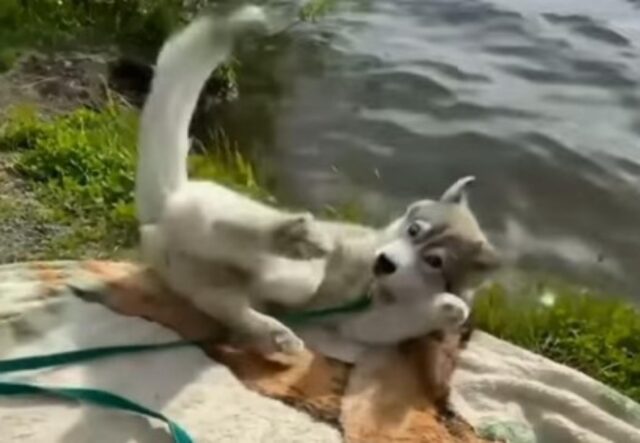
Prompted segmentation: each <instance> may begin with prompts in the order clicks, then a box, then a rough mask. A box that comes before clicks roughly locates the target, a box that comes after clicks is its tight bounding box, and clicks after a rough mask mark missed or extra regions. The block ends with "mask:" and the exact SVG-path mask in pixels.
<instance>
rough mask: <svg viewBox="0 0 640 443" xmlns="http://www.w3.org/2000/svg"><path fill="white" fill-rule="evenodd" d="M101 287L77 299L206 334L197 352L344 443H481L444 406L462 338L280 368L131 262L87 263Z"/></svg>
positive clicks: (317, 357) (302, 360)
mask: <svg viewBox="0 0 640 443" xmlns="http://www.w3.org/2000/svg"><path fill="white" fill-rule="evenodd" d="M84 268H85V270H86V271H88V272H89V273H90V274H92V275H93V276H95V277H97V278H98V279H99V280H100V281H101V282H104V283H105V288H106V290H104V291H100V292H99V293H93V292H91V293H86V294H81V296H82V297H83V298H85V300H87V301H91V302H98V303H101V304H103V305H105V306H107V307H109V308H110V309H112V310H113V311H115V312H118V313H120V314H123V315H126V316H137V317H143V318H145V319H148V320H150V321H153V322H156V323H159V324H162V325H164V326H166V327H168V328H170V329H172V330H174V331H175V332H177V333H178V334H179V335H181V336H182V337H184V338H185V339H189V340H196V339H201V338H202V337H212V338H211V340H210V341H207V344H205V345H203V350H204V351H205V352H206V354H207V355H209V356H210V357H211V358H213V359H215V360H216V361H218V362H221V363H222V364H224V365H226V366H227V367H229V368H230V369H231V370H232V371H233V373H234V374H235V375H236V376H237V377H238V378H239V379H240V380H241V381H242V382H243V383H244V384H245V385H246V386H247V387H249V388H250V389H253V390H255V391H257V392H259V393H261V394H262V395H265V396H268V397H271V398H275V399H278V400H281V401H283V402H284V403H286V404H288V405H290V406H292V407H295V408H297V409H299V410H302V411H305V412H306V413H308V414H310V415H311V416H312V417H314V418H315V419H317V420H321V421H323V422H326V423H329V424H331V425H332V426H335V427H337V428H338V429H340V430H341V432H342V433H343V435H344V438H345V441H346V442H349V443H378V442H380V443H382V442H385V443H398V442H416V443H419V442H424V443H440V442H442V443H444V442H480V441H483V440H481V439H479V438H478V437H476V436H475V434H474V432H473V431H472V429H471V427H470V426H469V425H467V424H466V423H464V422H463V421H462V420H461V419H460V418H459V417H457V416H456V415H455V414H453V413H451V412H450V411H448V410H447V408H446V399H447V396H448V394H449V392H448V384H449V380H450V377H451V374H452V372H453V370H454V368H455V364H456V360H457V356H458V353H459V350H460V348H461V338H460V336H446V337H443V336H437V335H432V336H429V337H425V338H422V339H419V340H414V341H411V342H407V343H405V344H403V345H402V346H399V347H398V348H397V349H387V350H375V351H373V350H372V351H370V352H368V353H367V354H365V355H364V356H363V357H361V358H360V359H359V360H358V361H357V362H356V363H355V364H353V365H351V364H346V363H342V362H339V361H336V360H333V359H330V358H327V357H324V356H323V355H321V354H319V353H315V352H313V351H309V352H306V353H305V354H304V355H302V356H300V357H299V358H297V359H296V360H295V361H293V362H291V364H288V365H283V364H282V363H279V362H277V361H270V360H267V359H265V358H262V357H260V356H259V355H257V354H256V353H254V352H252V351H251V350H249V349H235V348H232V347H229V346H226V345H223V344H221V343H222V342H223V341H224V340H223V339H224V337H225V334H224V331H223V329H222V328H221V327H220V326H219V325H217V324H215V323H214V322H213V321H212V320H211V319H210V318H209V317H207V316H205V315H204V314H202V313H201V312H199V311H197V310H196V309H194V308H193V307H192V306H190V305H189V304H188V303H187V302H186V301H185V300H183V299H181V298H179V297H176V296H174V295H172V294H171V293H170V291H168V290H167V289H166V288H164V287H163V286H162V285H161V284H160V283H159V282H158V281H157V279H155V278H154V277H153V275H152V274H151V273H150V272H148V271H146V270H144V269H141V268H139V267H137V266H135V265H132V264H126V263H112V262H86V263H85V264H84Z"/></svg>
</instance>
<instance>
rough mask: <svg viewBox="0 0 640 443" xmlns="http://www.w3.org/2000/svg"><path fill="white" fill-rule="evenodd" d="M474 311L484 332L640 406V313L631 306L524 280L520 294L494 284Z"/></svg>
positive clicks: (557, 285)
mask: <svg viewBox="0 0 640 443" xmlns="http://www.w3.org/2000/svg"><path fill="white" fill-rule="evenodd" d="M475 309H476V315H477V320H478V327H479V328H480V329H482V330H484V331H487V332H488V333H490V334H493V335H495V336H497V337H500V338H503V339H505V340H507V341H510V342H512V343H514V344H516V345H519V346H522V347H523V348H526V349H530V350H532V351H534V352H537V353H539V354H541V355H544V356H546V357H548V358H550V359H552V360H554V361H557V362H559V363H563V364H566V365H567V366H571V367H573V368H576V369H578V370H580V371H582V372H584V373H585V374H587V375H590V376H591V377H593V378H595V379H597V380H600V381H601V382H603V383H605V384H607V385H609V386H612V387H614V388H615V389H617V390H619V391H620V392H622V393H624V394H626V395H628V396H629V397H630V398H632V399H634V400H636V401H637V402H640V359H638V356H639V355H640V313H639V312H638V310H637V308H636V307H635V306H632V305H631V304H629V303H628V302H626V301H624V300H622V299H620V298H618V297H615V296H612V295H611V294H604V293H599V292H597V291H595V290H593V289H589V288H584V287H581V286H579V285H575V284H569V283H565V282H561V281H558V280H556V279H549V278H548V277H544V278H541V279H538V278H529V279H526V280H525V281H523V282H522V284H521V287H520V288H519V289H517V290H514V289H511V290H507V289H506V288H505V287H504V286H502V285H500V284H497V283H494V284H492V285H490V286H489V287H487V288H486V289H484V290H483V291H482V292H481V293H480V294H479V297H478V299H477V303H476V306H475Z"/></svg>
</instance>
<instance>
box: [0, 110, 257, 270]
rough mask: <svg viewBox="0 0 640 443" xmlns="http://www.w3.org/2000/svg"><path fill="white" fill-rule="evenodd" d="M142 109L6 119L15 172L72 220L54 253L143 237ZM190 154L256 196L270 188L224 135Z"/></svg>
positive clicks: (107, 247)
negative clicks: (138, 184) (136, 199)
mask: <svg viewBox="0 0 640 443" xmlns="http://www.w3.org/2000/svg"><path fill="white" fill-rule="evenodd" d="M137 127H138V113H137V112H136V111H135V110H133V109H130V108H127V107H123V106H121V105H109V106H107V107H105V108H104V109H102V110H100V111H94V110H89V109H78V110H76V111H74V112H72V113H70V114H67V115H61V116H56V117H52V118H50V119H46V118H43V117H41V116H40V115H38V114H37V113H36V112H35V111H34V110H32V109H29V108H15V109H13V110H12V111H11V112H10V113H9V116H8V119H7V121H6V122H5V123H4V125H2V127H0V150H3V151H11V152H18V153H19V155H18V158H17V160H16V162H15V163H14V165H13V171H14V173H15V174H19V175H20V176H21V177H22V178H23V179H25V180H26V182H27V184H28V185H29V186H30V187H31V188H32V190H33V191H34V192H35V194H36V195H37V197H38V200H39V201H40V202H42V204H43V205H45V207H46V208H48V209H50V211H51V214H52V215H51V219H52V220H53V221H56V222H58V223H60V224H63V225H65V226H68V227H71V228H72V229H71V230H70V231H69V234H67V235H65V236H62V237H57V238H53V239H51V244H50V251H51V252H50V255H51V256H52V257H55V258H63V257H64V258H81V257H84V256H86V255H88V254H95V251H102V254H101V255H103V256H104V255H107V256H109V255H112V254H113V253H114V252H115V251H118V250H121V249H123V248H125V249H126V248H128V247H131V246H133V245H134V244H135V240H136V237H137V230H136V219H135V211H134V206H133V187H134V177H135V166H136V150H137ZM217 143H218V144H217V145H216V146H215V147H214V148H213V149H209V150H207V152H208V153H207V154H200V155H194V156H192V157H191V158H190V166H191V168H190V169H191V170H192V175H194V176H196V177H202V178H210V179H215V180H217V181H219V182H221V183H223V184H227V185H229V186H231V187H233V188H235V189H238V190H239V191H242V192H245V193H248V194H250V195H252V196H254V197H256V198H267V197H268V194H267V193H266V192H265V191H263V190H262V188H261V187H260V186H259V185H258V183H257V181H256V177H255V173H254V170H253V168H252V166H251V164H250V163H249V162H248V161H246V160H245V159H244V158H243V157H242V156H241V155H239V153H238V151H237V150H236V148H235V146H234V145H233V144H231V143H230V142H228V141H227V140H226V139H224V138H223V137H219V138H218V139H217Z"/></svg>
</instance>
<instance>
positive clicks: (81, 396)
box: [0, 295, 371, 443]
mask: <svg viewBox="0 0 640 443" xmlns="http://www.w3.org/2000/svg"><path fill="white" fill-rule="evenodd" d="M370 305H371V298H370V297H369V296H368V295H365V296H363V297H360V298H358V299H356V300H353V301H350V302H347V303H345V304H344V305H341V306H335V307H330V308H321V309H310V310H307V311H301V312H292V313H287V314H284V315H280V316H278V319H279V320H281V321H282V322H283V323H286V324H289V325H296V324H304V323H308V322H310V321H314V320H318V319H322V318H326V317H330V316H334V315H339V314H352V313H356V312H360V311H363V310H366V309H367V308H369V306H370ZM196 344H197V342H193V341H185V340H179V341H174V342H168V343H160V344H152V345H128V346H105V347H99V348H90V349H83V350H80V351H68V352H59V353H54V354H45V355H37V356H33V357H23V358H15V359H9V360H0V374H3V373H10V372H17V371H28V370H35V369H43V368H51V367H55V366H63V365H69V364H73V363H80V362H83V361H89V360H96V359H99V358H106V357H111V356H115V355H126V354H138V353H141V352H150V351H161V350H166V349H172V348H181V347H186V346H193V345H196ZM1 395H4V396H18V395H46V396H52V397H58V398H61V399H66V400H75V401H78V402H80V403H87V404H91V405H96V406H102V407H104V408H109V409H118V410H121V411H127V412H133V413H136V414H140V415H145V416H147V417H151V418H155V419H158V420H161V421H163V422H165V423H166V424H167V426H168V427H169V431H170V432H171V436H172V438H173V442H174V443H193V442H194V440H193V438H191V436H190V435H189V433H188V432H187V431H186V430H185V429H184V428H182V427H181V426H180V425H179V424H177V423H176V422H174V421H172V420H171V419H169V418H168V417H166V416H164V415H163V414H161V413H159V412H156V411H153V410H151V409H149V408H146V407H144V406H142V405H140V404H138V403H135V402H133V401H131V400H129V399H127V398H124V397H121V396H119V395H116V394H113V393H111V392H108V391H103V390H100V389H90V388H73V387H60V386H55V387H54V386H40V385H34V384H29V383H10V382H0V396H1Z"/></svg>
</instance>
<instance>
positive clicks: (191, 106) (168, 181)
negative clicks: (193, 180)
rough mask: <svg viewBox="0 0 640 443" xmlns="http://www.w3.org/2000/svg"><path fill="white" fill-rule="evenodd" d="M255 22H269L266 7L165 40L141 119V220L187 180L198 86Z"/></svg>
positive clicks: (208, 20)
mask: <svg viewBox="0 0 640 443" xmlns="http://www.w3.org/2000/svg"><path fill="white" fill-rule="evenodd" d="M256 25H259V26H265V25H266V21H265V15H264V12H263V11H262V9H260V8H258V7H256V6H246V7H244V8H242V9H240V10H239V11H237V12H235V13H234V14H232V15H231V16H230V17H229V18H228V20H222V19H221V18H214V17H212V16H211V15H205V16H202V17H200V18H198V19H196V20H195V21H193V22H192V23H191V24H189V25H188V26H187V27H186V28H184V29H183V30H182V31H180V32H179V33H177V34H176V35H174V36H173V37H171V38H170V39H169V40H168V41H167V42H166V43H165V44H164V46H163V48H162V50H161V51H160V55H159V56H158V61H157V64H156V71H155V75H154V78H153V82H152V85H151V93H150V94H149V96H148V98H147V101H146V103H145V106H144V109H143V111H142V117H141V122H140V138H139V148H138V149H139V150H138V156H139V158H138V170H137V176H136V189H135V200H136V210H137V214H138V221H139V223H140V225H150V224H155V223H156V222H157V220H158V219H159V217H160V215H161V214H162V210H163V207H164V203H165V200H166V198H167V197H168V195H169V194H171V193H172V192H174V191H175V190H176V189H178V188H179V187H180V186H182V185H183V184H184V183H186V181H187V155H188V153H189V145H190V143H189V133H188V131H189V123H190V121H191V117H192V114H193V112H194V110H195V107H196V103H197V101H198V96H199V95H200V91H201V89H202V87H203V85H204V83H205V82H206V80H207V78H208V77H209V75H210V74H211V72H212V71H213V70H214V69H215V68H216V67H217V66H218V65H220V64H221V63H222V62H224V60H225V59H226V58H227V56H228V54H229V52H230V50H231V46H232V40H233V36H234V35H235V33H236V32H237V31H239V30H241V29H243V28H246V27H250V26H256Z"/></svg>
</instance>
